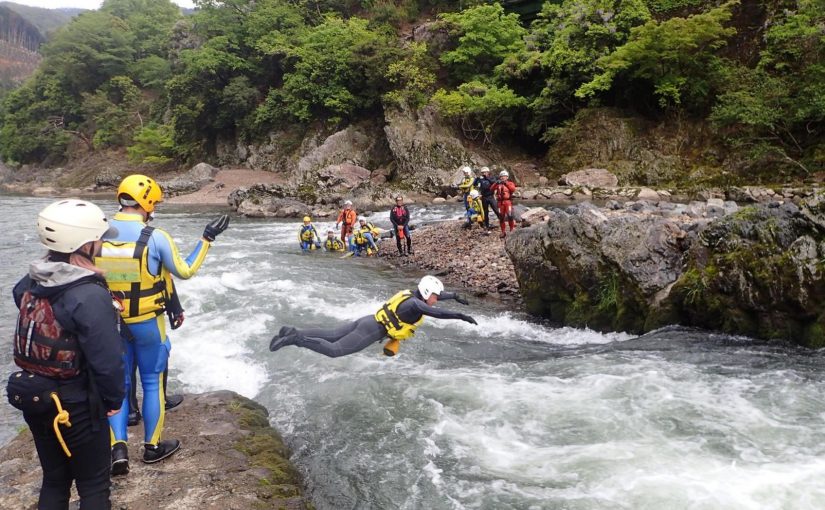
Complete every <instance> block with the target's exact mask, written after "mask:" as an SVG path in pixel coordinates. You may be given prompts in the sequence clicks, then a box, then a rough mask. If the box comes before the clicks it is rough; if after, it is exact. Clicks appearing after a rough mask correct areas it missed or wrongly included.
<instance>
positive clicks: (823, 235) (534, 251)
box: [506, 194, 825, 347]
mask: <svg viewBox="0 0 825 510" xmlns="http://www.w3.org/2000/svg"><path fill="white" fill-rule="evenodd" d="M796 202H798V203H794V202H790V201H782V200H777V201H773V202H769V203H760V204H757V205H750V206H747V207H743V208H741V209H740V208H739V207H738V206H736V204H734V203H732V202H723V201H722V200H721V199H710V200H708V201H707V202H706V203H699V202H694V203H691V204H687V205H681V204H669V203H660V204H658V205H657V204H656V203H647V202H643V201H640V202H630V203H628V204H626V205H625V206H624V207H622V206H620V205H618V204H615V206H614V207H612V208H598V207H596V206H593V205H592V204H587V203H585V204H579V205H575V206H570V207H567V208H565V209H556V208H553V209H550V210H549V211H548V216H549V221H547V222H545V223H542V224H539V225H534V226H532V227H530V228H527V229H521V230H518V231H516V232H515V233H514V235H512V236H510V237H509V238H508V240H507V243H506V249H507V252H508V254H509V255H510V257H511V259H512V260H513V263H514V266H515V271H516V275H517V277H518V281H519V286H520V289H521V293H522V297H523V299H524V303H525V305H526V307H527V309H528V310H529V311H530V312H531V313H534V314H537V315H540V316H543V317H547V318H549V319H551V320H554V321H556V322H559V323H563V324H569V325H574V326H588V327H592V328H595V329H599V330H603V331H606V330H621V331H629V332H634V333H641V332H644V331H650V330H652V329H655V328H657V327H661V326H664V325H667V324H684V325H689V326H697V327H702V328H707V329H716V330H721V331H725V332H728V333H739V334H745V335H749V336H753V337H757V338H781V339H787V340H791V341H794V342H797V343H800V344H803V345H808V346H816V347H818V346H823V345H825V315H823V314H822V312H821V311H822V309H823V305H825V278H823V275H825V273H823V257H825V205H823V203H825V198H823V195H822V194H814V195H811V196H809V197H807V198H805V199H803V200H796Z"/></svg>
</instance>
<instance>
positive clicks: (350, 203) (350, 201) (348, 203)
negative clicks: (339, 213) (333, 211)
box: [344, 200, 352, 205]
mask: <svg viewBox="0 0 825 510" xmlns="http://www.w3.org/2000/svg"><path fill="white" fill-rule="evenodd" d="M344 205H352V200H347V201H346V202H344Z"/></svg>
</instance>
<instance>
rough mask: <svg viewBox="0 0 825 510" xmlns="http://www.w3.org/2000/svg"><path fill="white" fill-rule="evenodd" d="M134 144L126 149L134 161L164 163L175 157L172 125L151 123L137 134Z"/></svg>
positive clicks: (130, 158)
mask: <svg viewBox="0 0 825 510" xmlns="http://www.w3.org/2000/svg"><path fill="white" fill-rule="evenodd" d="M134 141H135V143H134V145H132V146H130V147H128V148H127V149H126V153H127V154H128V155H129V161H131V162H132V163H151V164H163V163H168V162H169V161H172V159H173V158H174V157H175V140H174V136H173V130H172V127H171V126H168V125H166V124H160V125H158V124H155V123H151V124H148V125H147V126H145V127H143V128H142V129H141V130H140V131H138V132H137V134H135V140H134Z"/></svg>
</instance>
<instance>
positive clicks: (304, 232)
mask: <svg viewBox="0 0 825 510" xmlns="http://www.w3.org/2000/svg"><path fill="white" fill-rule="evenodd" d="M298 242H300V243H301V249H302V250H304V251H310V250H314V249H316V248H320V247H321V236H319V235H318V231H317V230H315V225H313V224H312V218H310V217H309V216H304V224H303V225H302V226H301V230H299V231H298Z"/></svg>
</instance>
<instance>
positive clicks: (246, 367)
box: [0, 196, 825, 510]
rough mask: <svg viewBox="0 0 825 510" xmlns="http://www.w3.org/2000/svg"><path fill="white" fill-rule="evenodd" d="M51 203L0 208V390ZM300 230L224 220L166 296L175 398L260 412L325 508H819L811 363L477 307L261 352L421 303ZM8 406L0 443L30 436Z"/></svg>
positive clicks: (820, 409) (815, 367)
mask: <svg viewBox="0 0 825 510" xmlns="http://www.w3.org/2000/svg"><path fill="white" fill-rule="evenodd" d="M50 201H51V200H50V199H36V198H21V197H9V196H0V232H2V234H3V242H2V243H0V258H1V259H2V262H3V263H2V265H0V296H2V298H1V299H0V338H2V339H4V340H3V342H4V343H3V345H4V346H5V347H4V348H3V349H0V368H1V369H2V370H0V372H2V373H3V374H8V373H9V372H11V371H12V367H13V363H12V360H11V345H10V341H9V340H10V338H11V334H12V328H13V322H14V318H15V315H16V310H15V308H14V304H13V302H12V300H11V296H10V292H11V288H12V286H13V285H14V283H15V282H16V281H17V280H18V279H19V278H20V277H21V276H22V275H23V274H24V273H25V271H26V270H27V267H28V263H29V261H30V260H33V259H35V258H36V257H38V256H40V255H42V253H43V249H42V248H40V247H39V246H38V244H37V240H36V239H37V238H36V232H35V227H34V225H35V219H36V215H37V212H38V211H39V210H40V209H41V208H42V207H44V206H45V205H47V204H48V203H49V202H50ZM101 203H102V201H101ZM102 205H104V209H105V210H107V212H108V213H113V212H114V210H113V204H103V203H102ZM214 215H215V213H214V212H208V211H204V210H198V209H193V208H191V207H189V208H184V207H172V206H168V207H167V206H164V207H163V208H162V211H161V212H160V213H159V214H158V215H157V219H156V221H155V224H156V226H159V227H162V228H165V229H166V230H167V231H169V232H170V233H171V234H172V236H173V237H174V239H175V240H176V242H177V243H178V244H179V246H180V247H181V250H182V251H183V252H184V253H188V250H191V248H192V247H193V246H194V243H195V240H196V239H197V238H198V237H199V236H200V234H201V232H202V229H203V226H204V225H205V224H206V223H207V222H208V221H209V219H210V218H211V217H213V216H214ZM413 215H414V217H416V219H417V221H418V222H419V223H420V222H421V221H422V220H439V219H446V218H452V217H457V216H458V214H457V212H456V211H455V210H454V209H450V208H449V207H442V208H429V209H416V210H415V211H414V212H413ZM384 216H385V213H382V214H381V216H380V218H381V219H383V218H384ZM317 226H318V227H319V230H326V229H327V228H328V227H329V226H330V224H329V223H323V222H321V223H318V224H317ZM297 228H298V223H297V222H295V221H269V220H267V221H263V220H248V219H241V218H233V223H232V225H231V227H230V229H229V230H228V231H226V232H225V233H224V234H223V235H221V237H219V238H218V240H217V242H216V243H215V245H214V247H213V248H212V250H211V251H210V253H209V256H208V258H207V261H206V263H205V265H204V266H203V268H202V269H201V271H200V272H199V273H198V275H197V276H196V277H195V278H193V279H191V280H188V281H182V282H179V283H178V288H179V291H180V293H181V295H182V301H183V305H184V308H185V309H186V322H185V324H184V326H183V327H182V328H181V329H179V330H177V331H174V332H171V334H170V337H171V339H172V345H173V348H172V358H171V383H170V385H171V386H172V388H173V390H177V391H187V392H200V391H208V390H217V389H231V390H234V391H237V392H238V393H241V394H243V395H245V396H247V397H251V398H255V399H257V400H258V401H259V402H261V403H262V404H264V405H265V406H266V407H267V408H268V409H269V411H270V416H271V422H272V424H273V425H274V426H276V427H277V428H278V429H279V430H280V431H281V433H282V434H283V436H284V439H285V441H286V442H287V444H288V445H289V447H290V448H291V450H292V452H293V457H292V460H293V462H294V463H295V464H296V466H297V467H298V469H299V470H300V471H301V472H302V474H303V475H304V477H305V480H306V484H307V495H308V496H309V498H310V499H311V500H312V502H313V503H314V505H315V507H316V508H318V509H320V510H326V509H336V510H337V509H373V508H374V509H426V510H430V509H433V510H437V509H465V508H466V509H490V510H504V509H525V510H527V509H529V510H533V509H634V510H635V509H668V510H671V509H821V508H825V398H823V394H825V358H823V354H820V353H818V352H812V351H807V350H803V349H798V348H793V347H788V346H782V345H776V344H767V343H762V342H755V341H752V340H749V339H745V338H734V337H729V336H722V335H717V334H712V333H708V332H700V331H689V330H684V329H678V328H666V329H664V330H660V331H658V332H655V333H653V334H650V335H645V336H642V337H633V336H631V335H626V334H621V333H617V334H608V335H604V334H600V333H595V332H592V331H588V330H580V329H572V328H554V327H550V326H548V325H546V324H543V323H541V322H539V321H536V320H534V319H531V318H529V317H528V316H526V315H525V314H523V313H520V312H517V311H512V310H508V309H506V308H503V307H501V306H500V305H497V304H495V303H494V302H491V301H479V300H473V302H472V303H471V305H470V307H469V308H468V310H467V311H468V313H470V314H472V315H473V316H475V317H476V318H477V319H478V322H479V326H477V327H474V326H471V325H469V324H466V323H463V322H459V321H437V320H427V321H426V322H425V324H424V326H423V327H422V328H421V329H420V330H419V333H418V334H417V335H416V338H415V339H414V340H413V341H410V342H407V343H405V344H404V345H403V346H402V350H401V352H400V354H399V355H398V356H397V357H395V358H385V357H384V356H383V355H382V353H381V348H380V345H379V344H376V345H375V347H374V348H368V349H366V350H365V351H362V352H360V353H358V354H355V355H352V356H348V357H344V358H338V359H329V358H326V357H324V356H321V355H319V354H316V353H314V352H311V351H308V350H303V349H298V348H295V347H286V348H284V349H282V350H280V351H278V352H277V353H270V352H269V351H268V349H267V345H268V342H269V339H270V338H271V336H272V334H273V333H274V332H276V331H277V330H278V328H280V326H282V325H284V324H292V325H295V326H299V327H300V326H304V327H305V326H321V325H332V324H335V323H337V322H339V321H346V320H351V319H355V318H358V317H360V316H363V315H366V314H369V313H372V312H374V311H375V309H376V307H377V306H379V305H380V304H381V303H382V302H383V300H385V299H386V298H388V297H389V296H391V295H392V294H393V293H395V292H396V291H397V290H398V289H402V288H410V287H411V286H413V285H414V284H415V282H416V275H410V274H402V273H400V272H398V271H396V270H393V269H389V268H387V267H386V266H385V265H384V264H382V263H381V262H380V261H376V260H372V259H345V260H342V259H340V258H339V257H337V256H330V255H326V254H323V253H313V254H309V255H307V254H302V253H300V251H299V250H298V244H297ZM495 241H497V239H495ZM495 241H492V240H491V242H495ZM444 306H449V307H455V306H460V305H457V304H455V303H452V302H448V303H445V304H444ZM3 393H4V398H3V401H2V403H0V444H3V443H5V442H7V441H8V440H10V439H11V437H13V435H14V434H15V433H16V432H17V431H18V430H19V429H20V427H21V425H22V417H21V416H20V415H19V414H18V413H16V412H15V410H14V409H12V408H11V407H10V406H9V405H8V404H7V403H6V400H5V392H3ZM167 419H170V420H174V412H172V413H170V414H169V415H168V417H167ZM184 446H185V445H184ZM170 462H174V459H173V460H171V461H170Z"/></svg>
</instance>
